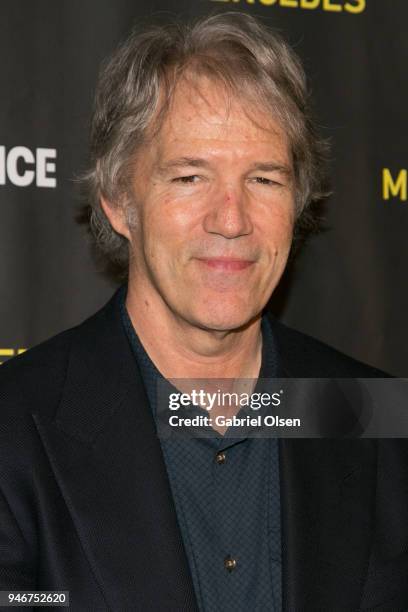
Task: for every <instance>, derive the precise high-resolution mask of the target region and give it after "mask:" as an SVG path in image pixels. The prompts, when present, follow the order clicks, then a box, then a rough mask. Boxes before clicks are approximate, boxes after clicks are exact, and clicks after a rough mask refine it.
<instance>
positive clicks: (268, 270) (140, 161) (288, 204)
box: [130, 80, 294, 331]
mask: <svg viewBox="0 0 408 612" xmlns="http://www.w3.org/2000/svg"><path fill="white" fill-rule="evenodd" d="M204 87H205V88H204ZM200 91H202V92H205V94H203V95H199V94H198V93H197V90H196V89H194V88H191V86H190V87H189V86H188V84H187V82H182V83H181V84H180V85H179V86H178V88H177V90H176V93H175V96H174V99H173V103H172V106H171V108H170V110H169V113H168V115H167V117H166V119H165V121H164V124H163V126H162V129H161V131H160V133H159V135H158V136H157V137H156V138H155V139H154V140H153V142H151V143H149V145H145V146H144V147H143V148H142V149H141V150H139V152H138V155H137V160H136V163H135V172H134V179H133V182H132V187H133V192H134V200H135V202H134V203H133V204H132V206H134V207H135V210H134V217H135V223H134V224H132V227H131V228H130V238H131V251H132V259H131V268H130V282H134V283H135V285H134V286H135V287H136V290H138V288H143V295H144V296H145V297H146V299H147V300H149V297H150V298H153V301H154V302H156V303H157V300H159V302H160V303H161V305H164V306H165V308H166V309H169V311H171V313H172V314H173V315H175V316H176V317H177V318H178V319H179V320H180V319H181V320H182V321H184V322H187V323H189V324H190V325H193V326H195V327H199V328H202V329H210V330H220V331H221V330H225V331H226V330H232V329H237V328H239V327H241V326H243V325H245V324H246V323H248V322H249V321H250V320H251V319H253V318H254V317H256V316H257V315H258V314H259V313H260V312H261V310H262V309H263V307H264V306H265V304H266V303H267V301H268V299H269V297H270V295H271V294H272V292H273V290H274V289H275V287H276V285H277V283H278V281H279V279H280V277H281V275H282V272H283V270H284V267H285V264H286V261H287V256H288V253H289V250H290V244H291V239H292V231H293V223H294V186H293V173H292V161H291V156H290V152H289V146H288V141H287V138H286V136H285V134H284V133H283V131H282V129H281V128H280V127H279V126H278V124H277V123H274V122H272V121H271V120H270V118H267V116H266V115H264V114H263V113H259V112H258V113H255V114H254V113H253V115H252V116H254V117H255V119H256V124H255V123H254V122H253V121H252V120H251V119H249V118H248V117H247V115H246V114H245V112H244V109H245V104H246V103H245V101H243V102H242V106H241V103H240V101H239V100H236V99H235V100H232V103H231V105H230V108H229V109H227V105H226V97H225V94H223V92H222V91H220V89H219V88H218V87H217V86H216V85H214V84H211V83H210V82H209V81H207V80H206V81H205V82H204V81H203V88H202V89H200ZM260 126H262V127H260Z"/></svg>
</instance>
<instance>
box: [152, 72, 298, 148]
mask: <svg viewBox="0 0 408 612" xmlns="http://www.w3.org/2000/svg"><path fill="white" fill-rule="evenodd" d="M158 143H160V149H161V150H162V152H163V153H164V152H165V151H166V150H167V149H169V148H174V147H178V146H183V145H184V146H188V145H191V146H193V145H194V144H196V145H197V146H199V145H203V146H206V145H208V146H212V145H213V146H215V145H217V146H221V147H222V146H224V147H228V146H229V147H231V145H233V146H235V145H237V146H239V145H243V146H246V147H248V146H249V145H251V146H252V147H253V146H259V147H261V148H264V147H265V146H273V148H274V149H276V150H277V151H279V152H280V153H281V154H283V155H285V156H286V157H287V156H288V155H289V147H288V138H287V136H286V134H285V131H284V130H283V128H282V127H281V126H280V125H279V123H278V122H277V121H276V120H275V119H274V118H273V117H272V116H271V113H270V112H267V111H265V110H263V109H262V108H260V104H259V103H258V104H255V103H254V100H253V96H252V97H250V96H245V95H243V96H242V98H241V99H238V97H237V95H234V94H231V93H229V92H227V90H226V88H225V87H222V86H221V85H220V84H216V83H214V82H213V81H211V80H210V79H208V78H205V77H200V78H199V79H194V80H191V79H185V78H183V79H181V81H180V82H179V83H178V85H177V87H176V88H175V91H174V94H173V97H172V99H171V102H170V105H169V108H168V110H167V113H166V115H165V118H164V121H163V123H162V126H161V129H160V132H159V134H158Z"/></svg>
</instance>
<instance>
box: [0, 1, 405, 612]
mask: <svg viewBox="0 0 408 612" xmlns="http://www.w3.org/2000/svg"><path fill="white" fill-rule="evenodd" d="M306 98H307V93H306V89H305V79H304V74H303V72H302V69H301V66H300V63H299V61H298V60H297V58H296V57H295V55H294V54H293V52H292V51H291V50H289V48H288V47H287V46H286V44H285V43H284V42H283V41H282V40H281V39H280V38H279V37H278V36H277V35H275V34H273V33H271V32H269V31H268V30H267V29H266V28H265V27H263V26H262V25H261V24H260V23H259V22H257V21H256V20H254V19H253V18H251V17H249V16H246V15H242V14H239V13H231V14H223V15H218V16H212V17H208V18H205V19H202V20H200V21H198V22H197V23H195V24H193V25H190V26H175V25H170V26H160V27H159V26H155V27H152V28H150V29H147V30H145V31H144V32H142V33H134V34H132V35H131V36H130V37H129V39H128V40H127V41H126V42H125V43H124V44H123V45H122V46H121V47H120V48H119V49H118V50H117V51H116V53H115V54H114V56H113V58H112V59H111V61H110V62H109V64H107V65H106V67H105V69H104V71H103V72H102V74H101V78H100V82H99V85H98V91H97V96H96V107H95V113H94V118H93V125H92V147H91V149H92V168H91V170H90V171H89V173H88V175H87V176H86V177H85V181H86V185H87V188H88V193H89V194H90V207H91V208H90V210H91V215H90V224H91V228H92V230H93V232H94V236H95V237H96V240H97V244H98V246H99V248H100V249H101V251H102V252H103V253H104V254H105V255H106V257H107V259H108V260H109V262H111V263H113V264H114V265H115V266H116V269H117V270H118V271H119V272H120V273H121V274H122V276H123V277H124V278H127V283H125V284H124V285H123V286H122V287H121V289H120V290H119V291H118V292H117V293H116V294H115V295H114V297H113V298H112V300H111V301H110V302H109V303H108V304H107V305H106V306H105V307H104V308H103V309H102V310H101V311H100V312H98V313H97V314H96V315H94V316H93V317H91V318H90V319H88V320H87V321H85V322H84V323H82V325H80V326H78V327H76V328H74V329H71V330H68V331H66V332H63V333H62V334H60V335H58V336H56V337H55V338H52V339H51V340H49V341H47V342H45V343H44V344H42V345H40V346H39V347H37V348H35V349H33V350H31V351H28V352H27V353H26V354H24V355H22V356H21V357H19V358H16V359H14V360H12V361H11V362H8V363H7V364H6V365H4V366H3V367H2V369H1V372H0V383H1V385H0V389H1V392H0V400H1V445H0V452H1V462H0V491H1V498H0V504H1V505H0V519H1V520H0V586H1V588H2V589H3V590H28V589H37V590H69V591H70V602H71V608H72V609H73V610H81V611H82V610H98V611H99V610H101V611H102V610H118V611H121V612H122V611H125V610H143V611H145V610H152V611H153V610H154V611H156V610H169V611H180V610H198V609H200V610H209V611H213V610H214V611H215V610H223V611H225V610H234V611H239V610H273V611H278V610H281V609H283V610H286V611H293V612H298V611H309V610H310V611H315V610H325V611H326V610H350V611H351V610H374V609H375V610H402V609H404V607H405V608H406V607H408V586H407V585H408V581H407V576H408V548H407V546H408V522H407V520H406V518H407V516H406V513H407V508H408V482H407V469H406V464H404V462H405V461H406V460H407V459H408V456H407V450H406V446H405V444H403V443H401V442H400V441H388V442H387V441H378V440H370V439H366V440H361V439H360V440H359V439H352V438H344V439H337V440H334V439H295V440H293V439H292V440H290V439H285V438H283V439H280V440H279V441H278V440H277V439H276V438H262V439H257V438H251V437H250V436H245V435H244V436H242V437H240V438H239V439H237V438H234V437H231V436H228V435H225V436H223V435H222V433H223V432H220V431H218V432H216V431H214V432H213V433H214V435H213V436H212V437H208V438H191V439H185V440H166V439H164V438H163V439H162V438H159V437H158V436H157V435H156V419H157V386H158V384H159V383H160V381H163V380H164V379H197V378H200V379H214V378H215V379H216V378H220V377H223V378H227V379H239V380H241V379H258V378H260V379H261V378H274V377H277V376H280V377H304V378H309V377H320V378H326V377H327V378H330V377H339V378H350V377H366V378H368V377H373V376H379V375H381V373H380V372H377V371H376V370H373V369H372V368H369V367H368V366H365V365H363V364H360V363H358V362H356V361H354V360H352V359H350V358H348V357H346V356H344V355H342V354H340V353H338V352H336V351H335V350H333V349H331V348H330V347H327V346H325V345H323V344H321V343H319V342H317V341H315V340H313V339H311V338H308V337H306V336H304V335H302V334H300V333H298V332H295V331H294V330H290V329H288V328H286V327H285V326H283V325H282V324H280V323H278V322H277V321H275V320H274V319H273V318H272V317H270V316H269V315H266V314H263V312H264V308H265V305H266V304H267V302H268V299H269V297H270V295H271V294H272V292H273V291H274V289H275V287H276V285H277V283H278V282H279V279H280V277H281V275H282V273H283V270H284V268H285V265H286V262H287V258H288V255H289V252H290V249H291V244H292V238H293V234H294V231H295V230H296V229H298V228H299V227H300V226H301V224H302V223H303V220H304V219H305V216H306V215H307V214H309V213H308V211H309V210H310V204H311V203H312V202H313V201H315V200H317V199H318V198H319V197H322V195H324V192H325V188H324V171H323V170H324V158H325V145H324V143H323V142H322V141H321V140H319V139H318V137H317V136H316V133H315V129H314V127H313V124H312V123H311V119H310V117H309V111H308V107H307V103H306ZM340 417H341V415H340ZM227 433H228V432H227Z"/></svg>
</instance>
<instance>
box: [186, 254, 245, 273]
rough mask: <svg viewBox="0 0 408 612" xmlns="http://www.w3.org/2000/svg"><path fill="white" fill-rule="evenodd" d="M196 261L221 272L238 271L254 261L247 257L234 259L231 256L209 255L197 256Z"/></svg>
mask: <svg viewBox="0 0 408 612" xmlns="http://www.w3.org/2000/svg"><path fill="white" fill-rule="evenodd" d="M197 261H199V262H200V263H202V264H203V265H205V266H207V267H208V268H212V269H213V270H220V271H223V272H239V271H240V270H245V269H247V268H249V267H250V266H252V265H253V264H254V263H255V262H254V261H251V260H248V259H236V258H232V257H209V258H207V257H206V258H197Z"/></svg>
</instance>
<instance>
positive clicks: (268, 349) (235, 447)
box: [121, 287, 282, 612]
mask: <svg viewBox="0 0 408 612" xmlns="http://www.w3.org/2000/svg"><path fill="white" fill-rule="evenodd" d="M125 298H126V287H124V288H123V290H122V291H121V314H122V321H123V324H124V327H125V330H126V333H127V335H128V338H129V341H130V344H131V347H132V349H133V352H134V355H135V357H136V360H137V363H138V365H139V368H140V371H141V374H142V379H143V382H144V385H145V388H146V392H147V396H148V398H149V403H150V407H151V409H152V412H153V415H154V417H155V418H156V403H157V397H156V393H157V383H158V380H159V379H160V378H162V375H161V374H160V372H159V371H158V370H157V368H156V367H155V365H154V364H153V362H152V361H151V359H150V358H149V356H148V355H147V353H146V351H145V350H144V348H143V345H142V344H141V342H140V340H139V338H138V337H137V335H136V332H135V330H134V328H133V325H132V323H131V320H130V317H129V315H128V313H127V310H126V306H125ZM262 336H263V349H262V366H261V372H260V378H273V377H275V376H277V352H276V350H275V344H274V338H273V334H272V330H271V327H270V324H269V322H268V320H267V318H266V317H263V319H262ZM160 443H161V446H162V451H163V456H164V460H165V465H166V469H167V473H168V476H169V481H170V486H171V490H172V494H173V498H174V502H175V507H176V513H177V518H178V522H179V525H180V530H181V534H182V538H183V542H184V546H185V549H186V554H187V558H188V562H189V567H190V571H191V574H192V579H193V583H194V588H195V592H196V597H197V602H198V605H199V608H200V610H204V611H205V612H218V611H220V612H241V611H242V612H248V610H251V611H264V610H268V611H271V612H280V610H281V608H282V604H281V600H282V595H281V529H280V496H279V464H278V462H279V455H278V440H277V439H276V438H271V439H268V438H248V437H240V438H231V437H229V438H228V430H227V432H226V434H225V435H224V436H222V435H221V434H219V435H216V436H215V437H201V438H198V437H195V438H185V439H177V438H176V439H174V438H161V439H160Z"/></svg>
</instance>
